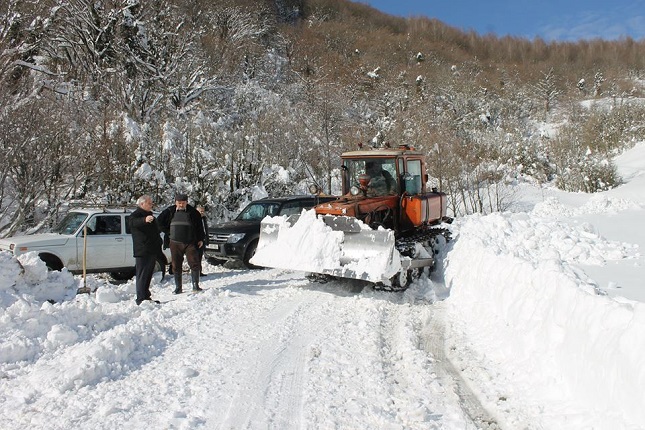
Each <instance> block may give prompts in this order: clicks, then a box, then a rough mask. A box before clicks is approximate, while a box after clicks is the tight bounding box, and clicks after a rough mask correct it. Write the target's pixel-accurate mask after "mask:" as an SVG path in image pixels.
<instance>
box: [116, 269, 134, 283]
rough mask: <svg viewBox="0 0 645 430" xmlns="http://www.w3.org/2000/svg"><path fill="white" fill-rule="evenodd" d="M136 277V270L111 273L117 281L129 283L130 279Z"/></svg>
mask: <svg viewBox="0 0 645 430" xmlns="http://www.w3.org/2000/svg"><path fill="white" fill-rule="evenodd" d="M134 275H135V271H134V270H126V271H123V272H110V276H111V277H112V279H114V280H115V281H127V280H129V279H132V278H133V277H134Z"/></svg>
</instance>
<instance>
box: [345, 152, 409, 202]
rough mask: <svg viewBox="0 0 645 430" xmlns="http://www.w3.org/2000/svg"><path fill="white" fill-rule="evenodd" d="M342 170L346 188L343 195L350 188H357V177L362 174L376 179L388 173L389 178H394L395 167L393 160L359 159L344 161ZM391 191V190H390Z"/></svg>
mask: <svg viewBox="0 0 645 430" xmlns="http://www.w3.org/2000/svg"><path fill="white" fill-rule="evenodd" d="M344 168H345V174H346V175H347V176H346V181H347V182H346V187H347V189H346V190H344V194H346V193H347V192H349V188H350V187H352V186H358V185H359V182H358V177H359V175H362V174H368V175H370V177H377V176H381V175H387V174H388V173H389V175H390V177H391V178H396V177H397V175H396V165H395V164H394V158H390V159H387V158H361V159H345V160H344ZM390 191H392V190H390Z"/></svg>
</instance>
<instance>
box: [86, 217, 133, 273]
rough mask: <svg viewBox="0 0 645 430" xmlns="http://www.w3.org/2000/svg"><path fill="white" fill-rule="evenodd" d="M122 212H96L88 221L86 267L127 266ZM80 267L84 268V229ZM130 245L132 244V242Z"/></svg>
mask: <svg viewBox="0 0 645 430" xmlns="http://www.w3.org/2000/svg"><path fill="white" fill-rule="evenodd" d="M123 224H124V223H123V217H122V216H121V215H120V214H95V215H93V216H92V217H91V218H90V219H89V220H88V222H87V254H86V268H87V270H94V269H109V268H119V267H125V266H127V265H126V263H125V254H126V252H125V251H126V247H127V245H128V244H127V241H126V237H125V236H126V234H125V228H124V227H125V226H124V225H123ZM80 236H81V237H80V240H79V241H78V242H77V243H78V244H79V245H78V246H79V249H78V256H79V262H80V264H79V266H80V267H79V269H82V267H83V265H82V261H83V260H82V258H83V246H84V244H83V231H81V232H80ZM130 247H132V245H131V244H130Z"/></svg>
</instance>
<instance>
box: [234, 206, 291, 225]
mask: <svg viewBox="0 0 645 430" xmlns="http://www.w3.org/2000/svg"><path fill="white" fill-rule="evenodd" d="M279 209H280V206H279V205H278V204H277V203H260V202H256V203H251V204H250V205H248V206H247V207H245V208H244V210H243V211H242V212H240V214H239V215H238V216H237V218H236V219H237V220H242V221H261V220H262V218H264V217H265V216H267V215H269V216H276V215H278V210H279Z"/></svg>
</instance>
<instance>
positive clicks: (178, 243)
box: [157, 193, 204, 294]
mask: <svg viewBox="0 0 645 430" xmlns="http://www.w3.org/2000/svg"><path fill="white" fill-rule="evenodd" d="M201 218H202V217H201V215H200V213H199V212H197V209H195V208H194V207H192V206H191V205H189V204H188V196H187V195H186V194H183V193H179V194H177V195H175V204H174V205H171V206H168V207H167V208H166V209H164V210H163V212H161V214H159V218H157V222H158V223H159V228H161V231H163V232H164V233H165V235H166V238H169V240H170V244H169V245H170V255H171V256H172V271H173V274H174V276H175V291H174V293H175V294H180V293H181V292H182V273H181V266H182V265H183V264H184V255H185V256H186V259H187V260H188V265H189V266H190V278H191V281H192V284H193V291H201V290H202V289H201V288H200V287H199V272H200V267H201V263H200V258H199V248H200V247H201V246H202V245H203V243H204V229H203V228H202V221H201Z"/></svg>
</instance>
